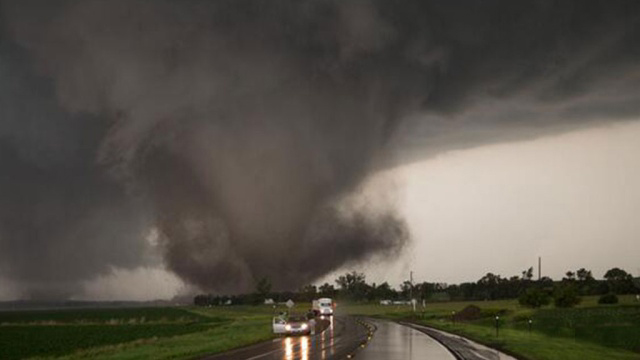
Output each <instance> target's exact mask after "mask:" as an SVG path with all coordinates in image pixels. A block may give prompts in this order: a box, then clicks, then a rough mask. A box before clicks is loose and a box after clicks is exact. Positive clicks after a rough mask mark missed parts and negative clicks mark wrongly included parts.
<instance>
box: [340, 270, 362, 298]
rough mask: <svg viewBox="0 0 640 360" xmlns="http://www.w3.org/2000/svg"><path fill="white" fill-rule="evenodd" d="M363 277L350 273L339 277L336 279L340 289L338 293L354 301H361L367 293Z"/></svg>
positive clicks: (359, 274)
mask: <svg viewBox="0 0 640 360" xmlns="http://www.w3.org/2000/svg"><path fill="white" fill-rule="evenodd" d="M365 279H366V278H365V275H364V274H363V273H358V272H355V271H352V272H350V273H346V274H344V275H340V276H339V277H338V278H337V279H336V284H338V286H339V287H340V291H341V292H342V293H343V294H344V295H345V296H347V297H350V298H352V299H354V300H361V299H363V298H364V297H365V295H366V293H367V288H368V285H367V283H366V281H365Z"/></svg>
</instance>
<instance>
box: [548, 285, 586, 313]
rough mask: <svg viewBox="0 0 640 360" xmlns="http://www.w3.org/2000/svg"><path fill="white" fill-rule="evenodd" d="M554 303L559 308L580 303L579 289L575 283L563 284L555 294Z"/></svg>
mask: <svg viewBox="0 0 640 360" xmlns="http://www.w3.org/2000/svg"><path fill="white" fill-rule="evenodd" d="M553 303H554V304H555V305H556V307H559V308H570V307H574V306H575V305H578V304H579V303H580V296H579V295H578V290H577V289H576V287H575V286H573V285H562V286H559V287H557V288H556V290H555V291H554V294H553Z"/></svg>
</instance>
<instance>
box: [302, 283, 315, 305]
mask: <svg viewBox="0 0 640 360" xmlns="http://www.w3.org/2000/svg"><path fill="white" fill-rule="evenodd" d="M317 293H318V289H317V288H316V286H315V285H311V284H309V285H305V286H304V287H302V289H300V295H301V296H302V300H303V301H311V300H313V299H315V297H316V295H317Z"/></svg>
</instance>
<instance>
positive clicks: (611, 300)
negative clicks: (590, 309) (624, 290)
mask: <svg viewBox="0 0 640 360" xmlns="http://www.w3.org/2000/svg"><path fill="white" fill-rule="evenodd" d="M617 303H618V296H617V295H616V294H606V295H602V296H600V298H599V299H598V304H617Z"/></svg>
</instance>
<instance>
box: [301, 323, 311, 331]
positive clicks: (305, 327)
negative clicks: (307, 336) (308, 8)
mask: <svg viewBox="0 0 640 360" xmlns="http://www.w3.org/2000/svg"><path fill="white" fill-rule="evenodd" d="M301 327H302V329H304V330H306V329H307V328H308V327H309V325H307V324H302V326H301Z"/></svg>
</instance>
